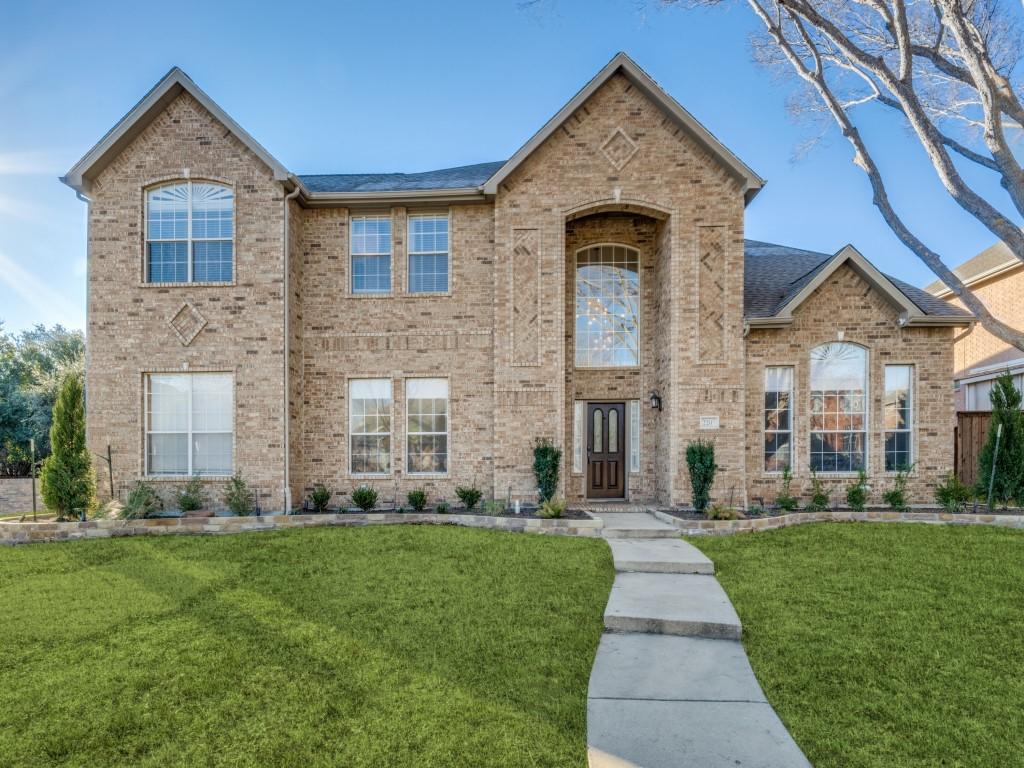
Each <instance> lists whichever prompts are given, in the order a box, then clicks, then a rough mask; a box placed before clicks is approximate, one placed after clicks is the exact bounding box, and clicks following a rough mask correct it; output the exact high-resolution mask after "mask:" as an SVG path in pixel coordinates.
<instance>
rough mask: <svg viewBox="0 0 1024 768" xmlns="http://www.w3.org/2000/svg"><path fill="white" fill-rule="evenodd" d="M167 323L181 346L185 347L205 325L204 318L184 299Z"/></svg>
mask: <svg viewBox="0 0 1024 768" xmlns="http://www.w3.org/2000/svg"><path fill="white" fill-rule="evenodd" d="M167 324H168V325H169V326H171V330H173V331H174V333H175V334H176V335H177V336H178V341H180V342H181V343H182V346H185V347H187V346H188V345H189V344H191V343H192V341H193V340H194V339H195V337H196V336H198V335H199V332H200V331H201V330H203V328H205V327H206V318H205V317H203V315H202V313H201V312H200V311H199V310H198V309H196V308H195V306H194V305H193V304H192V303H191V302H188V301H186V302H185V303H184V304H182V305H181V308H180V309H179V310H178V311H177V312H175V313H174V316H173V317H172V318H171V319H170V320H168V321H167Z"/></svg>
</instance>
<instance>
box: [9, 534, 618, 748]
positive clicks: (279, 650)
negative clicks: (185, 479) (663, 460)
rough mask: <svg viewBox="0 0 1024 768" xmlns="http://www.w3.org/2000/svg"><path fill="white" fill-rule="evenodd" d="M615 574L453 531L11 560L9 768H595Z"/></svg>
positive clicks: (561, 545) (236, 538) (537, 540)
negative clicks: (593, 706)
mask: <svg viewBox="0 0 1024 768" xmlns="http://www.w3.org/2000/svg"><path fill="white" fill-rule="evenodd" d="M613 575H614V574H613V569H612V562H611V556H610V553H609V551H608V547H607V545H606V544H605V543H604V542H603V541H598V540H583V539H570V538H561V537H545V536H531V535H522V534H508V533H500V532H494V531H477V530H467V529H457V528H435V527H406V526H403V527H392V528H383V527H381V528H361V529H341V528H334V529H319V530H304V531H284V532H273V533H256V534H241V535H233V536H219V537H166V538H159V539H155V538H135V539H121V540H107V541H82V542H68V543H60V544H44V545H28V546H21V547H15V548H0V764H2V765H3V766H5V767H6V766H72V765H73V766H121V765H123V766H128V765H130V766H196V765H203V766H584V765H585V764H586V689H587V680H588V677H589V675H590V668H591V665H592V662H593V658H594V653H595V650H596V647H597V643H598V640H599V638H600V635H601V626H602V613H603V609H604V605H605V602H606V600H607V597H608V592H609V589H610V587H611V582H612V578H613Z"/></svg>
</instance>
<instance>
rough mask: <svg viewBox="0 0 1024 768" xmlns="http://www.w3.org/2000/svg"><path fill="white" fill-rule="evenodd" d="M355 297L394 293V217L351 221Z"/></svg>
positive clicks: (353, 289)
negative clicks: (392, 218)
mask: <svg viewBox="0 0 1024 768" xmlns="http://www.w3.org/2000/svg"><path fill="white" fill-rule="evenodd" d="M351 240H352V244H351V251H352V293H388V292H389V291H390V290H391V217H390V216H353V217H352V238H351Z"/></svg>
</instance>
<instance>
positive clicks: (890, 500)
mask: <svg viewBox="0 0 1024 768" xmlns="http://www.w3.org/2000/svg"><path fill="white" fill-rule="evenodd" d="M913 468H914V467H913V466H909V467H900V468H899V469H898V470H897V471H896V477H895V478H894V479H893V481H892V489H891V490H888V491H886V492H885V493H883V494H882V498H883V499H885V503H886V504H888V505H889V507H890V508H891V509H893V510H894V511H896V512H906V511H907V510H908V509H910V507H909V505H908V504H907V476H908V475H909V474H910V471H911V470H912V469H913Z"/></svg>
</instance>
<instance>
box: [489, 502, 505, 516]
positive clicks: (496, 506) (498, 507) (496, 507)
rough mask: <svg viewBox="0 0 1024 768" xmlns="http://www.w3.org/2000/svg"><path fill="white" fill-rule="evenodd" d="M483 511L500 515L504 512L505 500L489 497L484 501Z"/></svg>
mask: <svg viewBox="0 0 1024 768" xmlns="http://www.w3.org/2000/svg"><path fill="white" fill-rule="evenodd" d="M484 512H486V513H487V514H488V515H501V514H504V512H505V502H503V501H498V500H497V499H491V500H490V501H485V502H484Z"/></svg>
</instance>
